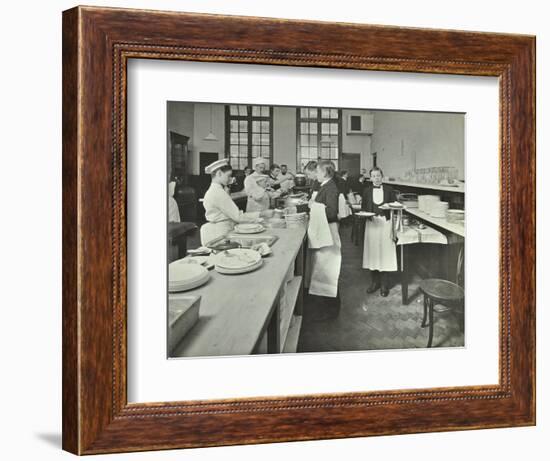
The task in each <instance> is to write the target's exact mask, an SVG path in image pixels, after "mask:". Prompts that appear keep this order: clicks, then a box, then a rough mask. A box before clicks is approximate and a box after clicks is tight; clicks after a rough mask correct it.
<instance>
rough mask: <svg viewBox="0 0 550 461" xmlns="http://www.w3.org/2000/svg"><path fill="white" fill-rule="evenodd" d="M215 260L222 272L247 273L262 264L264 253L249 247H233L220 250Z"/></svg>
mask: <svg viewBox="0 0 550 461" xmlns="http://www.w3.org/2000/svg"><path fill="white" fill-rule="evenodd" d="M214 262H215V264H216V265H215V269H216V271H217V272H219V273H220V274H245V273H246V272H251V271H253V270H255V269H257V268H258V267H260V266H261V265H262V255H261V254H260V253H259V252H258V251H256V250H250V249H248V248H233V249H231V250H225V251H221V252H219V253H218V254H217V255H216V256H215V258H214Z"/></svg>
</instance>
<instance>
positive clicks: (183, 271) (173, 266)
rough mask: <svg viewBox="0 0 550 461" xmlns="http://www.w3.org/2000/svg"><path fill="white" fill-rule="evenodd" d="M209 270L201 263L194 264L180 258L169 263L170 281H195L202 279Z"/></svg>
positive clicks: (170, 282) (176, 282)
mask: <svg viewBox="0 0 550 461" xmlns="http://www.w3.org/2000/svg"><path fill="white" fill-rule="evenodd" d="M205 274H208V271H207V270H206V269H205V268H204V267H202V266H201V265H200V264H193V263H189V262H187V261H185V259H178V260H177V261H174V262H172V263H170V264H169V265H168V283H169V284H180V283H193V282H194V281H195V280H200V279H202V278H203V277H204V276H205Z"/></svg>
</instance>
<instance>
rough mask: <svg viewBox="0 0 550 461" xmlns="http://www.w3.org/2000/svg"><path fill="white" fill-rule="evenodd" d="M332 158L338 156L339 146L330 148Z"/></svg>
mask: <svg viewBox="0 0 550 461" xmlns="http://www.w3.org/2000/svg"><path fill="white" fill-rule="evenodd" d="M330 158H332V159H334V158H338V148H337V147H331V149H330Z"/></svg>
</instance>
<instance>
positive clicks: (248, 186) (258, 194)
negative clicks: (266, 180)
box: [244, 174, 265, 200]
mask: <svg viewBox="0 0 550 461" xmlns="http://www.w3.org/2000/svg"><path fill="white" fill-rule="evenodd" d="M244 190H245V192H246V194H247V195H248V196H249V197H252V198H253V199H254V200H260V199H261V198H262V197H263V196H264V195H265V189H264V188H263V187H260V186H258V183H257V182H256V177H255V176H254V174H249V175H248V176H247V177H246V179H245V180H244Z"/></svg>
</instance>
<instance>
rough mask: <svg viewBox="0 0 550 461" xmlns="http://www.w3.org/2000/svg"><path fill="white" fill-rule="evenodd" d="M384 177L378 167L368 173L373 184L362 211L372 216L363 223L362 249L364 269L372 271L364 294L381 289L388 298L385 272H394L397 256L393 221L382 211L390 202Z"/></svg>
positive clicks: (367, 193) (366, 191)
mask: <svg viewBox="0 0 550 461" xmlns="http://www.w3.org/2000/svg"><path fill="white" fill-rule="evenodd" d="M383 176H384V174H383V173H382V170H381V169H380V168H378V167H374V168H372V169H371V170H370V179H371V181H372V185H367V186H366V187H365V190H364V191H363V201H362V202H361V208H362V209H363V211H368V212H371V213H375V215H374V216H373V217H372V218H370V219H367V220H366V223H365V242H364V246H363V268H364V269H369V270H370V272H371V276H372V277H371V284H370V286H369V287H368V288H367V293H374V292H375V291H376V290H378V289H379V288H380V295H381V296H384V297H385V296H388V293H389V287H388V285H389V281H388V276H389V274H388V272H394V271H396V270H397V255H396V252H395V241H394V240H393V238H392V221H391V219H390V217H389V211H387V210H384V209H381V208H380V206H381V205H383V204H384V203H390V202H393V199H394V197H393V196H394V192H393V189H392V188H391V187H390V186H388V185H387V184H382V178H383Z"/></svg>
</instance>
